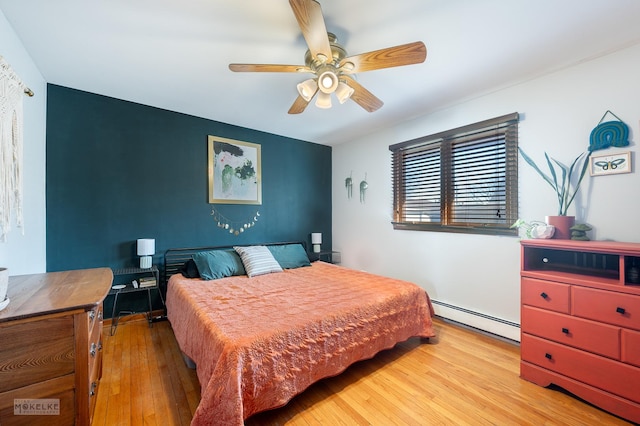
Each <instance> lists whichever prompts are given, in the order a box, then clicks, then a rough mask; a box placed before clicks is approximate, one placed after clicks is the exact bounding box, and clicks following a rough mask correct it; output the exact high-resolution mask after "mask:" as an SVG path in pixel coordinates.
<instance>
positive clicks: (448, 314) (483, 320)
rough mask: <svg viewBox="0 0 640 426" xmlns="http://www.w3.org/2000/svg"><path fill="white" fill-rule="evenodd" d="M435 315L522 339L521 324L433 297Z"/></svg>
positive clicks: (503, 335)
mask: <svg viewBox="0 0 640 426" xmlns="http://www.w3.org/2000/svg"><path fill="white" fill-rule="evenodd" d="M431 303H432V304H433V309H434V311H435V315H436V316H438V317H441V318H444V319H448V320H451V321H455V322H457V323H460V324H464V325H466V326H469V327H472V328H475V329H478V330H482V331H485V332H487V333H491V334H495V335H498V336H501V337H506V338H507V339H509V340H514V341H516V342H519V341H520V324H517V323H515V322H512V321H507V320H505V319H502V318H497V317H494V316H491V315H487V314H483V313H481V312H476V311H472V310H469V309H465V308H462V307H460V306H455V305H451V304H449V303H445V302H440V301H438V300H434V299H431Z"/></svg>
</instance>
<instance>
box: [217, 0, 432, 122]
mask: <svg viewBox="0 0 640 426" xmlns="http://www.w3.org/2000/svg"><path fill="white" fill-rule="evenodd" d="M289 4H290V5H291V9H293V13H294V15H295V16H296V19H297V21H298V25H300V29H301V30H302V35H303V36H304V39H305V41H306V42H307V46H308V47H309V50H307V52H306V54H305V61H304V62H305V65H277V64H272V65H270V64H229V69H230V70H231V71H235V72H299V73H311V74H314V76H313V77H312V78H310V79H308V80H305V81H303V82H302V83H299V84H298V86H297V88H298V94H299V95H298V97H297V99H296V100H295V101H294V102H293V105H291V108H289V114H300V113H301V112H303V111H304V110H305V108H306V107H307V105H308V104H309V102H310V101H311V99H312V98H313V97H314V96H315V95H316V94H317V95H318V96H317V98H316V106H318V107H320V108H330V107H331V94H332V93H335V94H336V97H337V98H338V100H339V101H340V103H344V102H346V101H347V100H348V99H352V100H353V101H355V102H356V103H357V104H358V105H360V106H361V107H362V108H364V109H365V110H367V111H369V112H374V111H376V110H377V109H379V108H380V107H381V106H382V105H383V102H382V101H381V100H380V99H378V98H377V97H375V96H374V95H373V94H372V93H371V92H369V91H368V90H367V89H365V88H364V87H363V86H362V85H361V84H359V83H358V82H357V81H356V80H355V78H354V77H355V74H356V73H358V72H365V71H373V70H378V69H382V68H391V67H399V66H403V65H411V64H418V63H422V62H424V60H425V59H426V57H427V48H426V47H425V45H424V43H423V42H421V41H417V42H414V43H407V44H402V45H399V46H395V47H388V48H386V49H380V50H374V51H372V52H367V53H361V54H359V55H354V56H347V52H346V50H345V49H344V48H343V47H342V46H341V45H340V44H338V41H337V38H336V36H335V35H334V34H332V33H329V32H327V29H326V27H325V23H324V17H323V16H322V9H321V7H320V3H318V2H317V1H316V0H289Z"/></svg>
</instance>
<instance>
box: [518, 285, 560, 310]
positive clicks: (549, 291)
mask: <svg viewBox="0 0 640 426" xmlns="http://www.w3.org/2000/svg"><path fill="white" fill-rule="evenodd" d="M521 291H522V296H521V297H522V304H524V305H529V306H537V307H538V308H543V309H549V310H551V311H556V312H562V313H565V314H568V313H569V294H570V286H568V285H566V284H559V283H553V282H549V281H542V280H536V279H533V278H522V289H521Z"/></svg>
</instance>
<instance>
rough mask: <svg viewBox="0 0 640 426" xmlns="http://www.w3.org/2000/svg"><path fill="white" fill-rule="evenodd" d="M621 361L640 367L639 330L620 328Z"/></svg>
mask: <svg viewBox="0 0 640 426" xmlns="http://www.w3.org/2000/svg"><path fill="white" fill-rule="evenodd" d="M622 361H624V362H628V363H629V364H634V365H637V366H639V367H640V332H637V331H631V330H622Z"/></svg>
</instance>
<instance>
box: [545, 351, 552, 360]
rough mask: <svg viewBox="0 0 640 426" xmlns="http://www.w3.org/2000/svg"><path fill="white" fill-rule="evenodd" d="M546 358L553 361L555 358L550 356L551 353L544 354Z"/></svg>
mask: <svg viewBox="0 0 640 426" xmlns="http://www.w3.org/2000/svg"><path fill="white" fill-rule="evenodd" d="M544 357H545V358H546V359H553V357H552V356H551V354H550V353H548V352H547V353H546V354H544Z"/></svg>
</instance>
